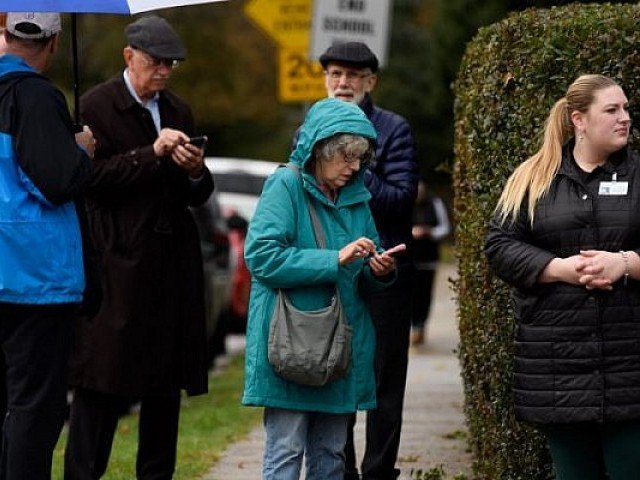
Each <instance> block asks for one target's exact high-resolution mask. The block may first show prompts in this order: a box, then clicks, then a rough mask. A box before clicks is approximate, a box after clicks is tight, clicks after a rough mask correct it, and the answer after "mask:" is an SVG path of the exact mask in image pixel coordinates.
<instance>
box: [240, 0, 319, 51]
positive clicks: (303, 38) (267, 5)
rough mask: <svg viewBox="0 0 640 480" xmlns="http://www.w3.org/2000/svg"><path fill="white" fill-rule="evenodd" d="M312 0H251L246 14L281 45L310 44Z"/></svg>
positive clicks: (245, 8) (296, 45)
mask: <svg viewBox="0 0 640 480" xmlns="http://www.w3.org/2000/svg"><path fill="white" fill-rule="evenodd" d="M311 10H312V0H249V1H248V2H247V3H246V4H245V7H244V12H245V14H246V15H247V16H248V17H249V18H250V19H251V20H253V21H254V22H255V23H256V24H257V25H258V26H259V27H260V28H261V29H263V30H264V31H265V32H266V33H267V34H268V35H270V36H271V37H272V38H273V39H274V40H275V41H276V43H278V45H280V46H286V47H300V46H304V47H305V48H306V47H307V46H308V45H309V32H310V30H311V14H312V11H311Z"/></svg>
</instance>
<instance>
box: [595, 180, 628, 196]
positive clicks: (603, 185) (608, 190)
mask: <svg viewBox="0 0 640 480" xmlns="http://www.w3.org/2000/svg"><path fill="white" fill-rule="evenodd" d="M628 192H629V182H600V188H599V189H598V195H626V194H627V193H628Z"/></svg>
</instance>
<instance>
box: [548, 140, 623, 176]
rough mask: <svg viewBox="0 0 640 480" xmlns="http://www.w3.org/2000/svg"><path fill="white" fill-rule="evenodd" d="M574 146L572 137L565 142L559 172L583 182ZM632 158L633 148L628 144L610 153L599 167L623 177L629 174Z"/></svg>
mask: <svg viewBox="0 0 640 480" xmlns="http://www.w3.org/2000/svg"><path fill="white" fill-rule="evenodd" d="M574 146H575V140H574V139H571V140H569V141H568V142H567V143H565V144H564V146H563V148H562V164H561V165H560V170H558V174H559V175H565V176H567V177H570V178H572V179H574V180H576V181H578V182H579V183H582V181H581V178H582V177H581V175H580V171H579V168H580V167H578V164H577V163H576V161H575V159H574V158H573V147H574ZM631 159H632V153H631V149H630V148H629V146H626V147H624V148H622V149H620V150H618V151H617V152H614V153H612V154H611V155H609V158H608V159H607V161H606V162H604V163H603V164H602V165H600V166H599V167H597V168H601V169H602V170H604V171H605V172H606V173H608V174H613V173H614V172H615V173H617V174H618V175H620V176H621V177H624V176H625V175H627V173H628V171H629V166H630V162H631Z"/></svg>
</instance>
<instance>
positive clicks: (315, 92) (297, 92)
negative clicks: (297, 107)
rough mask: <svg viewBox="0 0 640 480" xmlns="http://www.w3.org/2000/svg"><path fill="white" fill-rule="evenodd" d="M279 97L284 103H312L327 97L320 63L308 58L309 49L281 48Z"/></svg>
mask: <svg viewBox="0 0 640 480" xmlns="http://www.w3.org/2000/svg"><path fill="white" fill-rule="evenodd" d="M278 66H279V74H280V75H279V79H278V86H279V88H278V96H279V98H280V101H282V102H311V101H314V100H318V99H320V98H324V97H326V96H327V90H326V89H325V86H324V73H323V71H322V65H320V62H313V61H311V60H309V58H308V50H307V47H306V46H304V47H302V48H300V47H297V48H294V47H287V48H285V47H280V49H279V62H278Z"/></svg>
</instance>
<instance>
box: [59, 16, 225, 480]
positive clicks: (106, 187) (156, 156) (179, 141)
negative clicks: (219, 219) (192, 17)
mask: <svg viewBox="0 0 640 480" xmlns="http://www.w3.org/2000/svg"><path fill="white" fill-rule="evenodd" d="M125 34H126V37H127V42H128V45H127V46H126V47H125V48H124V52H123V53H124V60H125V63H126V69H125V70H124V72H122V73H120V74H119V75H117V76H115V77H114V78H112V79H111V80H108V81H107V82H105V83H102V84H100V85H98V86H96V87H94V88H93V89H91V90H90V91H89V92H87V93H86V94H85V95H84V96H83V97H82V99H81V115H82V118H83V120H84V121H85V122H86V123H87V124H88V125H90V126H91V128H92V129H93V130H94V132H95V135H96V139H97V142H98V146H97V149H96V155H95V159H94V167H95V173H94V175H93V178H92V182H91V185H90V187H89V189H88V192H87V200H88V201H87V204H88V211H89V220H90V227H91V233H92V238H93V239H94V241H95V243H96V249H97V250H98V253H99V255H100V256H101V258H102V266H103V269H104V275H103V286H104V289H103V290H104V301H103V303H102V307H101V309H100V311H99V312H98V314H97V315H96V316H95V317H94V318H93V319H92V320H91V321H90V322H84V323H82V324H80V325H79V326H78V338H77V341H76V347H75V350H74V355H73V357H72V377H71V382H72V385H73V386H75V391H74V400H73V404H72V407H71V418H70V425H69V440H68V444H67V450H66V453H65V479H67V480H88V479H96V478H100V477H101V476H102V475H103V474H104V472H105V471H106V468H107V463H108V460H109V455H110V453H111V444H112V441H113V436H114V432H115V429H116V426H117V422H118V416H119V414H120V413H121V412H122V411H123V410H125V409H126V407H127V406H128V405H129V404H130V403H132V402H134V401H140V425H139V437H138V454H137V460H136V478H138V479H139V480H151V479H153V480H160V479H170V478H172V476H173V471H174V469H175V460H176V444H177V436H178V417H179V410H180V393H181V390H186V392H187V393H188V394H189V395H197V394H201V393H205V392H206V391H207V361H206V341H205V322H204V298H203V278H202V276H203V274H202V259H201V253H200V242H199V237H198V232H197V229H196V225H195V222H194V220H193V218H192V216H191V214H190V212H189V209H188V207H189V206H197V205H201V204H203V203H204V202H205V201H206V200H207V198H208V197H209V195H210V194H211V192H212V190H213V180H212V177H211V174H210V172H209V171H208V170H207V168H206V167H205V165H204V159H203V150H202V149H201V148H197V147H196V146H195V145H192V144H190V143H189V139H190V137H191V136H192V135H193V133H194V121H193V116H192V114H191V109H190V108H189V106H188V105H187V104H186V103H185V102H184V101H183V100H181V99H180V98H179V97H177V96H176V95H174V94H172V93H171V92H169V91H168V90H167V82H168V80H169V78H170V76H171V73H172V71H173V69H174V67H175V66H176V65H177V64H178V62H179V61H180V60H183V59H184V58H185V56H186V50H185V48H184V46H183V44H182V42H181V40H180V38H179V37H178V36H177V34H176V33H175V31H174V30H173V29H172V28H171V26H170V25H169V23H167V21H166V20H164V19H162V18H160V17H157V16H148V17H143V18H141V19H139V20H137V21H135V22H133V23H132V24H130V25H128V26H127V27H126V29H125Z"/></svg>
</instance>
